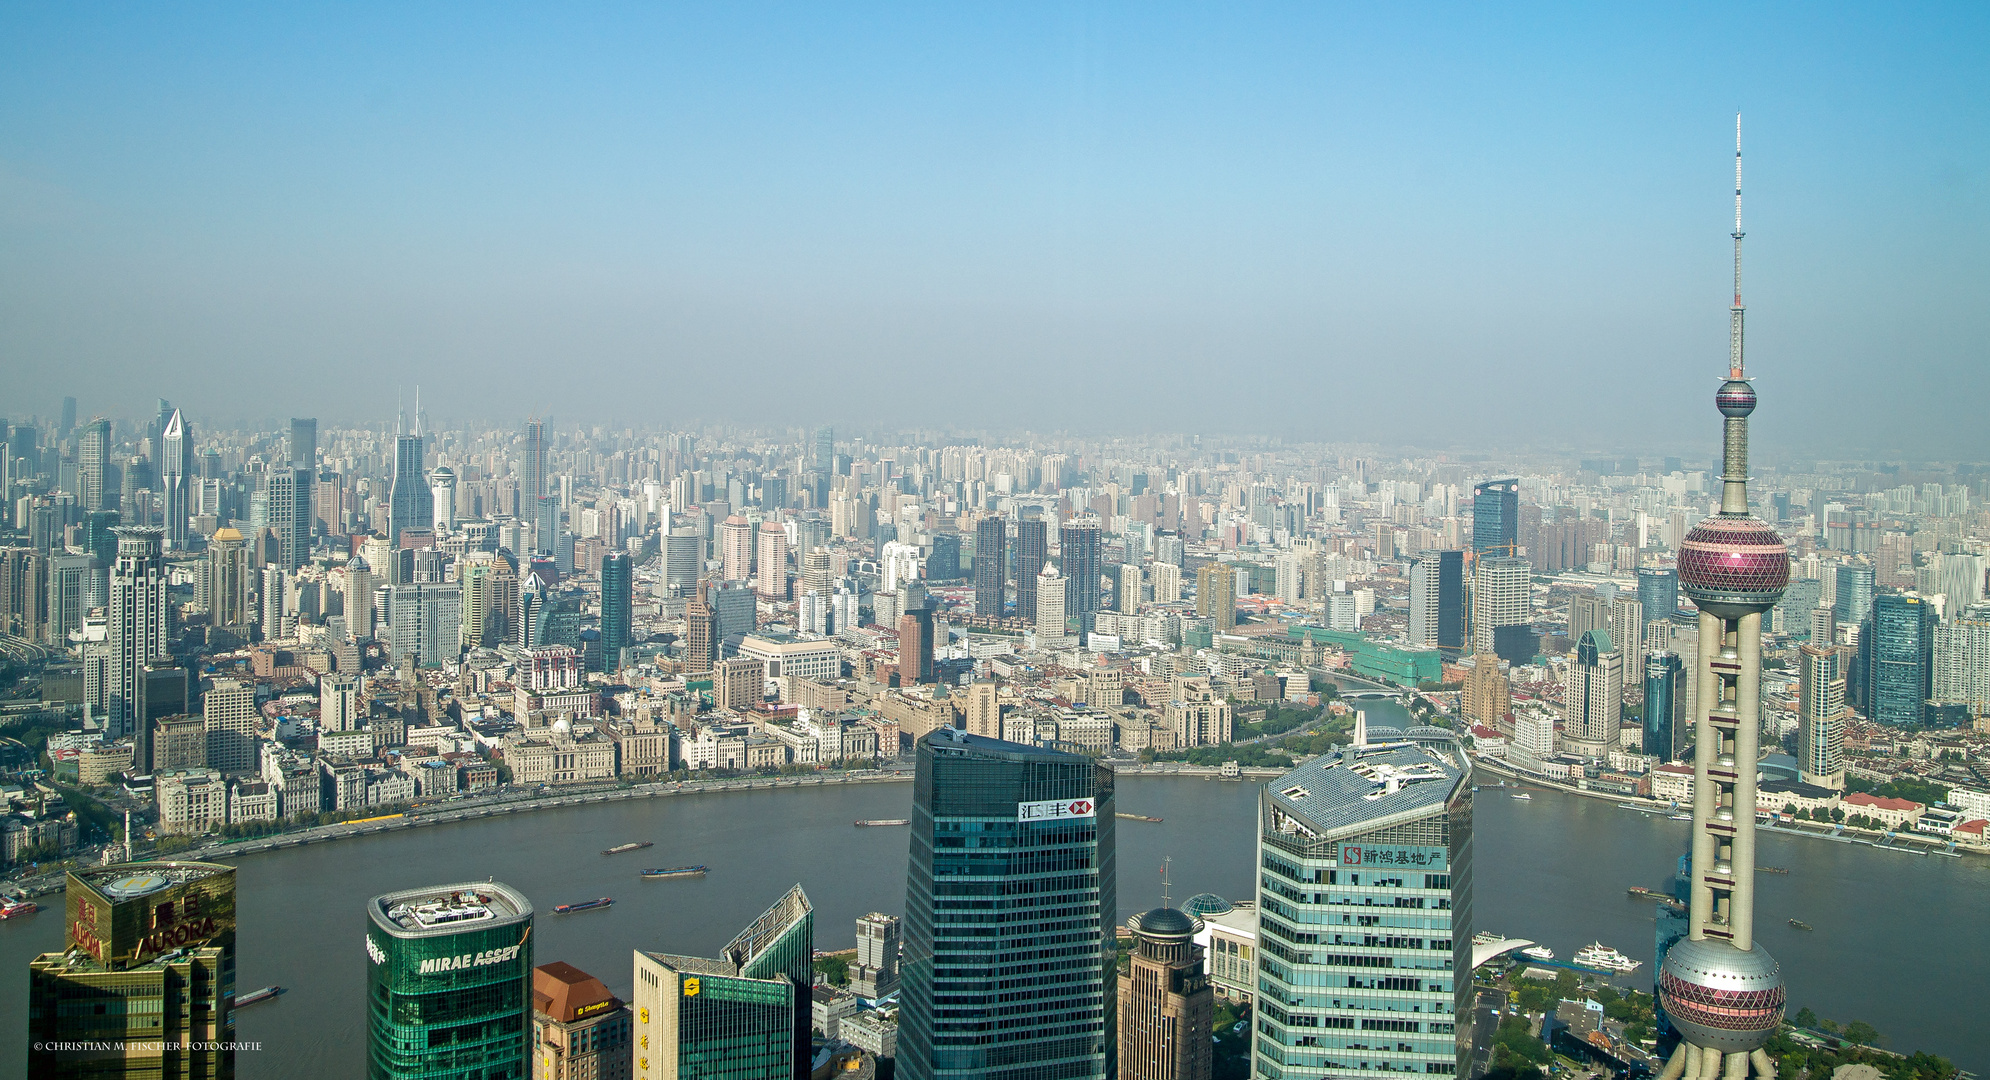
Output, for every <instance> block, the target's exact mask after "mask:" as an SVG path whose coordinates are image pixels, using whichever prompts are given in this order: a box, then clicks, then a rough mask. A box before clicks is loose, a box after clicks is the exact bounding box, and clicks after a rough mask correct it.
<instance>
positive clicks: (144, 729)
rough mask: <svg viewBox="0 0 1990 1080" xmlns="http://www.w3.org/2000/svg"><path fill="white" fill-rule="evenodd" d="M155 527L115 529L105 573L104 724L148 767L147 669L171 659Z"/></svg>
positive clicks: (135, 759)
mask: <svg viewBox="0 0 1990 1080" xmlns="http://www.w3.org/2000/svg"><path fill="white" fill-rule="evenodd" d="M163 535H164V534H162V533H161V532H160V531H159V530H158V529H118V530H117V563H116V565H115V566H113V567H112V568H111V575H110V626H109V634H108V636H109V639H110V658H111V662H110V672H109V675H110V687H109V690H108V692H107V693H106V694H105V699H106V705H107V707H108V709H107V711H108V713H109V720H108V730H109V733H110V734H111V735H113V736H115V737H119V738H122V737H126V736H129V737H130V738H131V740H132V751H133V753H132V760H133V762H134V764H136V765H137V766H138V767H139V768H143V769H150V768H151V761H152V752H151V751H152V724H151V722H150V716H149V710H148V709H147V706H146V691H147V688H148V680H147V679H146V673H147V671H148V670H149V669H150V668H151V667H152V665H154V664H155V663H158V662H159V661H163V660H169V659H171V655H172V654H171V652H170V651H169V647H168V646H169V641H168V638H167V636H166V634H167V622H166V619H167V597H166V559H165V552H164V551H163V550H162V543H163Z"/></svg>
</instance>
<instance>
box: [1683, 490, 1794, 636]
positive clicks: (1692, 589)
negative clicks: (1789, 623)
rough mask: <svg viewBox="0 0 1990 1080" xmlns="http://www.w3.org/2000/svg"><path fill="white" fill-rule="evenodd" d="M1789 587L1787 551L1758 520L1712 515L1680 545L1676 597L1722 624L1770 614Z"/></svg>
mask: <svg viewBox="0 0 1990 1080" xmlns="http://www.w3.org/2000/svg"><path fill="white" fill-rule="evenodd" d="M1789 583H1790V549H1789V546H1788V545H1786V544H1784V543H1783V538H1782V537H1781V536H1780V535H1778V534H1777V532H1776V530H1775V529H1773V528H1770V527H1769V524H1768V523H1767V522H1764V521H1761V520H1759V519H1757V518H1754V517H1751V516H1747V515H1734V516H1729V515H1726V514H1716V515H1714V516H1713V517H1710V518H1708V519H1706V520H1705V521H1702V522H1700V523H1699V524H1698V525H1695V526H1693V531H1692V532H1689V533H1687V534H1686V539H1685V540H1684V541H1682V542H1681V543H1680V545H1679V591H1681V592H1683V593H1685V594H1686V596H1687V597H1688V598H1689V599H1691V600H1692V601H1693V603H1694V604H1695V605H1697V606H1698V607H1699V609H1700V610H1701V611H1706V612H1711V613H1712V614H1714V615H1717V616H1719V617H1721V618H1740V617H1741V616H1743V615H1746V614H1749V613H1751V612H1758V611H1767V610H1769V609H1770V608H1771V607H1774V606H1775V604H1776V601H1777V600H1778V599H1779V598H1781V597H1782V595H1783V589H1784V588H1786V587H1787V586H1788V585H1789Z"/></svg>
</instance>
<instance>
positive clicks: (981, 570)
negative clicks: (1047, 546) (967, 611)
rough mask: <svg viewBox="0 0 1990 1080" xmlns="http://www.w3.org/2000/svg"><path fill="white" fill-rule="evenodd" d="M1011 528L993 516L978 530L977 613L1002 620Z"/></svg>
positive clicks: (975, 579)
mask: <svg viewBox="0 0 1990 1080" xmlns="http://www.w3.org/2000/svg"><path fill="white" fill-rule="evenodd" d="M1008 541H1009V526H1008V522H1006V521H1004V520H1003V519H1002V518H1000V517H997V516H994V515H992V514H991V515H990V516H988V517H985V518H982V519H981V521H980V523H979V524H977V525H975V527H974V613H975V614H976V615H982V616H986V617H988V618H991V619H999V618H1001V617H1002V577H1003V572H1004V571H1005V570H1006V569H1008V562H1009V560H1008V552H1009V542H1008Z"/></svg>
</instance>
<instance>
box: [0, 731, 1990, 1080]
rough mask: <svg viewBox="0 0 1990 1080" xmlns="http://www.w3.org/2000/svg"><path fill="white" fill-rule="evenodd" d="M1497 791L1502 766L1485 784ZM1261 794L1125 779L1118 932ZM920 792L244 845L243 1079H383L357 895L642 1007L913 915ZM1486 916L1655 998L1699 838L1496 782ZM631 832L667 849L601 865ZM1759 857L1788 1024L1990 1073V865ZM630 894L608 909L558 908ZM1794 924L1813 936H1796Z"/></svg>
mask: <svg viewBox="0 0 1990 1080" xmlns="http://www.w3.org/2000/svg"><path fill="white" fill-rule="evenodd" d="M1362 707H1363V708H1365V709H1367V710H1368V712H1369V714H1370V719H1371V721H1380V722H1396V723H1400V722H1401V720H1400V713H1399V711H1398V710H1397V709H1396V706H1395V705H1394V704H1393V703H1390V702H1377V701H1370V702H1364V703H1362ZM1486 779H1487V780H1488V781H1490V780H1491V778H1486ZM1258 788H1259V785H1258V784H1257V783H1255V782H1249V781H1247V782H1245V783H1223V782H1220V781H1216V780H1210V779H1203V778H1200V777H1193V778H1191V777H1164V776H1127V777H1123V778H1122V779H1121V781H1120V783H1119V786H1118V804H1119V805H1118V809H1119V810H1120V811H1121V812H1124V813H1135V814H1146V815H1150V816H1154V817H1160V818H1163V819H1165V820H1164V821H1163V822H1161V823H1159V824H1153V823H1148V822H1142V821H1131V820H1122V821H1120V822H1119V825H1118V829H1117V834H1118V844H1119V852H1118V868H1119V875H1120V876H1119V882H1118V896H1119V908H1120V912H1119V914H1120V917H1121V918H1122V919H1124V918H1125V917H1126V916H1128V915H1131V914H1133V913H1135V912H1138V911H1144V910H1146V909H1148V908H1151V907H1153V906H1155V905H1157V904H1159V903H1160V902H1161V889H1162V881H1161V867H1162V865H1163V860H1164V859H1166V860H1172V868H1173V869H1172V874H1171V881H1172V883H1171V886H1170V888H1171V890H1172V894H1173V897H1174V899H1175V900H1176V901H1177V902H1179V901H1181V900H1182V899H1185V898H1186V897H1188V896H1189V895H1191V894H1194V893H1198V892H1213V893H1218V894H1221V895H1223V896H1226V897H1231V898H1249V897H1251V896H1252V873H1251V862H1252V853H1253V835H1254V833H1253V828H1254V821H1255V812H1256V805H1257V796H1258ZM911 799H912V785H911V784H909V783H908V784H852V785H837V786H833V787H819V788H817V787H808V788H784V789H774V790H759V791H743V792H731V793H717V792H714V793H708V794H700V795H696V796H692V797H678V798H671V799H655V800H630V801H625V802H616V803H611V804H603V805H591V806H584V807H574V808H569V809H557V810H547V811H541V812H537V813H531V814H523V815H510V816H505V817H501V818H491V819H480V820H477V821H473V822H463V823H453V824H442V825H436V826H432V827H429V828H423V829H417V830H407V831H401V832H394V833H386V834H380V835H373V836H365V837H359V838H355V839H346V840H339V841H335V842H331V843H323V844H312V845H309V846H307V847H302V848H294V849H289V850H284V851H277V852H270V853H266V854H258V855H250V856H245V857H244V858H243V859H242V860H241V861H240V863H239V864H238V865H239V871H238V877H237V889H238V912H239V918H240V920H241V921H240V925H239V930H238V939H237V948H238V953H239V960H238V968H237V989H238V992H241V993H247V992H248V991H249V990H252V989H255V988H257V987H261V986H267V985H271V984H276V985H281V986H283V987H285V988H287V989H288V991H289V992H288V993H286V994H284V995H283V996H282V997H281V998H278V999H276V1000H275V1001H270V1002H265V1003H261V1004H258V1005H254V1006H252V1007H250V1008H247V1009H244V1010H242V1012H241V1013H240V1014H239V1017H238V1020H237V1028H238V1037H239V1038H240V1039H241V1040H242V1041H244V1042H247V1043H255V1044H259V1045H260V1049H256V1050H250V1051H244V1052H242V1053H241V1054H240V1055H239V1056H238V1059H237V1064H238V1068H239V1071H240V1075H241V1076H243V1077H244V1078H259V1077H290V1078H294V1077H336V1078H344V1077H353V1076H362V1075H364V1074H365V1040H366V1018H365V1010H364V997H365V978H366V963H367V959H366V953H365V950H364V944H363V937H362V930H363V927H364V925H365V919H366V916H365V913H364V905H365V903H366V900H367V899H368V898H369V897H371V896H374V895H377V894H380V893H384V892H388V891H390V890H394V889H402V888H412V887H417V886H422V885H431V884H441V883H447V882H456V881H466V880H475V881H481V880H483V879H485V878H487V877H488V878H495V879H497V880H499V881H503V882H506V883H508V884H510V885H512V886H513V887H515V888H518V889H520V890H521V891H523V892H524V893H525V894H526V895H527V896H529V897H531V899H532V901H533V904H534V905H535V906H536V907H537V908H538V915H537V917H536V930H535V932H534V934H533V950H534V962H535V963H546V962H549V961H552V960H565V961H567V962H569V963H572V964H574V965H576V966H578V967H580V968H581V969H582V970H584V971H587V972H589V973H591V974H594V975H596V976H599V977H600V978H601V979H602V980H603V981H605V982H606V983H607V984H608V985H609V987H610V988H612V989H614V990H616V991H617V992H618V993H621V994H623V995H625V996H626V995H627V994H628V993H629V990H630V984H631V980H632V975H631V960H630V953H631V950H634V949H647V950H654V951H668V952H675V953H691V954H697V955H707V956H709V955H712V954H713V952H714V951H715V950H717V949H718V947H719V946H721V945H723V944H724V943H725V942H726V941H727V940H728V939H730V938H731V937H732V936H733V935H734V934H735V933H737V932H738V931H739V930H740V929H741V928H743V927H744V926H745V924H746V923H747V922H748V921H750V920H751V919H752V918H753V917H754V916H755V915H756V914H758V913H759V912H760V911H761V910H762V909H763V908H764V907H766V906H767V905H768V904H771V903H772V902H773V901H774V900H776V899H777V898H779V897H780V895H781V894H782V892H783V891H785V890H786V889H787V888H788V887H789V886H791V885H793V884H794V883H796V882H797V881H799V882H800V883H801V884H802V885H803V886H804V887H805V888H806V889H807V891H808V895H809V898H810V900H811V901H813V903H814V905H815V920H816V922H815V927H816V930H815V933H816V945H817V947H818V948H824V949H839V948H849V947H851V946H852V945H853V944H854V937H855V931H854V929H853V922H854V920H855V919H856V918H857V917H858V916H860V915H863V914H865V913H867V912H871V911H883V912H888V913H893V914H897V913H900V912H901V911H902V910H903V907H904V903H905V867H906V856H907V849H908V838H907V835H906V830H905V829H903V828H891V827H880V828H856V827H854V826H853V824H852V823H853V822H854V821H855V820H857V819H859V818H899V817H909V816H911ZM1475 820H1476V828H1477V834H1476V858H1475V862H1474V871H1475V874H1476V887H1475V894H1476V895H1475V902H1476V918H1475V923H1476V925H1475V926H1474V927H1473V929H1474V930H1482V929H1489V930H1495V931H1498V932H1500V933H1502V934H1505V935H1508V936H1512V937H1525V938H1531V939H1533V940H1535V941H1538V942H1541V943H1543V944H1545V945H1548V946H1549V947H1551V948H1553V949H1554V950H1555V954H1556V955H1557V956H1558V957H1563V958H1567V957H1569V956H1572V955H1573V954H1574V953H1575V951H1576V950H1577V949H1579V948H1581V947H1582V946H1584V945H1587V944H1589V943H1590V942H1592V941H1600V942H1602V943H1603V944H1605V945H1608V946H1611V947H1613V948H1616V949H1618V950H1620V951H1622V952H1624V953H1625V954H1627V955H1629V956H1631V957H1633V958H1636V959H1642V960H1644V961H1645V966H1644V967H1642V968H1640V969H1638V971H1637V972H1635V973H1634V974H1632V975H1631V976H1629V977H1628V978H1627V979H1626V980H1624V981H1625V983H1626V984H1627V985H1636V986H1639V987H1641V988H1645V989H1649V987H1650V983H1651V974H1652V973H1651V954H1652V937H1653V926H1652V915H1653V909H1652V905H1651V903H1650V902H1649V901H1640V900H1635V899H1633V898H1631V897H1630V896H1628V895H1627V894H1626V893H1625V889H1626V888H1627V887H1628V886H1631V885H1647V886H1652V887H1655V888H1656V887H1660V886H1663V885H1664V884H1665V883H1666V881H1667V879H1668V877H1670V875H1671V874H1672V872H1673V867H1674V865H1675V863H1676V860H1677V857H1678V853H1679V852H1680V850H1681V849H1682V846H1683V845H1684V843H1685V841H1686V829H1687V824H1686V823H1685V822H1683V821H1671V820H1668V819H1665V818H1663V817H1652V816H1647V815H1645V814H1640V813H1635V812H1632V811H1629V810H1625V809H1621V808H1619V807H1618V806H1616V805H1615V804H1613V803H1611V802H1608V801H1604V800H1596V799H1585V798H1579V797H1575V796H1569V795H1563V794H1559V793H1553V792H1543V791H1536V792H1535V793H1534V797H1533V800H1532V801H1531V802H1521V801H1518V800H1514V799H1512V798H1509V797H1508V793H1507V791H1505V790H1503V789H1500V788H1486V789H1484V790H1482V791H1481V792H1480V793H1479V799H1478V804H1477V809H1476V814H1475ZM634 840H652V841H655V844H656V846H655V847H652V848H648V849H646V850H643V851H640V852H632V853H629V854H625V855H615V856H606V857H604V856H603V855H601V854H600V852H601V850H602V849H603V848H607V847H610V846H613V845H615V844H620V843H625V842H628V841H634ZM1759 859H1760V861H1761V862H1762V863H1764V864H1768V865H1776V866H1785V867H1788V868H1789V869H1790V871H1791V873H1789V874H1788V875H1787V876H1785V875H1776V874H1764V875H1761V876H1760V878H1759V879H1758V884H1757V901H1756V903H1757V910H1758V916H1757V920H1756V923H1757V926H1758V927H1759V928H1760V930H1759V934H1760V936H1759V939H1758V940H1760V941H1761V942H1762V943H1763V944H1764V945H1766V946H1767V947H1768V948H1769V949H1770V951H1771V952H1773V953H1774V954H1775V956H1776V957H1777V958H1778V959H1779V960H1780V961H1781V962H1782V965H1783V970H1784V972H1785V977H1786V979H1787V980H1788V984H1789V989H1790V1008H1791V1011H1792V1012H1794V1011H1795V1010H1796V1009H1797V1008H1799V1007H1802V1006H1809V1007H1810V1008H1812V1009H1814V1010H1816V1011H1817V1013H1818V1015H1820V1016H1825V1017H1831V1018H1835V1019H1837V1020H1839V1021H1841V1022H1842V1021H1849V1020H1865V1021H1867V1022H1869V1023H1871V1024H1873V1025H1874V1026H1875V1027H1877V1028H1878V1029H1879V1030H1880V1031H1881V1032H1882V1033H1883V1034H1885V1035H1886V1036H1887V1045H1888V1046H1889V1047H1891V1048H1893V1049H1899V1050H1906V1051H1912V1050H1928V1051H1932V1052H1935V1053H1939V1054H1942V1055H1944V1056H1947V1057H1949V1058H1951V1059H1953V1060H1954V1061H1955V1062H1956V1063H1957V1064H1958V1065H1960V1066H1962V1067H1964V1068H1969V1069H1973V1070H1976V1071H1979V1072H1981V1071H1983V1070H1984V1069H1986V1068H1990V1028H1986V1027H1985V1026H1984V1025H1982V1024H1980V1023H1977V1022H1975V1017H1976V1013H1977V1011H1978V1010H1979V1007H1980V1005H1981V1000H1982V993H1983V990H1984V989H1985V988H1986V987H1990V976H1986V974H1985V972H1984V963H1985V958H1986V957H1990V861H1985V860H1982V859H1977V858H1964V859H1954V858H1942V857H1936V856H1926V855H1915V854H1909V853H1905V852H1896V851H1882V850H1875V849H1873V848H1869V847H1855V846H1851V845H1845V844H1835V843H1829V842H1826V841H1821V840H1816V839H1808V838H1796V837H1789V836H1781V835H1775V834H1764V835H1762V836H1761V839H1760V855H1759ZM689 863H703V864H706V865H708V866H710V867H711V873H710V874H709V875H708V876H706V877H704V878H702V879H693V880H677V881H645V880H642V879H640V878H639V877H638V876H637V871H638V870H640V869H642V868H643V867H646V866H678V865H684V864H689ZM601 896H608V897H613V898H614V900H615V906H614V907H613V908H610V909H607V910H602V911H592V912H585V913H581V914H576V915H565V916H562V915H555V914H553V913H552V912H551V908H552V907H553V905H555V904H564V903H569V902H572V901H577V900H591V899H594V898H596V897H601ZM44 899H45V901H46V902H47V903H48V905H49V906H48V907H47V908H46V909H45V910H43V911H42V912H41V913H40V914H38V915H34V916H32V917H29V918H26V919H17V920H12V921H9V922H6V923H0V972H4V973H5V974H4V977H0V1076H8V1075H19V1074H20V1070H21V1069H22V1068H23V1067H24V1063H25V1058H26V1050H27V1021H26V1010H27V991H28V973H27V967H28V961H29V960H30V959H31V958H32V957H34V956H35V955H36V954H38V953H41V952H45V951H50V950H54V949H57V948H59V947H60V945H61V941H62V918H61V908H60V906H59V904H58V902H57V901H58V898H57V897H52V896H51V897H47V898H44ZM1792 917H1794V918H1797V919H1801V920H1803V921H1805V922H1808V923H1810V924H1811V925H1812V926H1813V927H1815V930H1813V931H1811V932H1807V933H1806V932H1803V931H1799V930H1796V929H1793V928H1791V927H1789V926H1788V923H1787V921H1786V920H1787V919H1789V918H1792Z"/></svg>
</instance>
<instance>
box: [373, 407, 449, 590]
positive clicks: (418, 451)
mask: <svg viewBox="0 0 1990 1080" xmlns="http://www.w3.org/2000/svg"><path fill="white" fill-rule="evenodd" d="M415 415H416V417H417V419H416V421H415V429H414V431H413V433H411V434H397V435H395V436H394V475H393V477H392V479H390V480H389V481H388V485H387V543H388V546H389V547H393V548H399V547H400V546H401V534H402V533H404V532H406V531H407V530H409V529H426V528H429V527H431V526H432V525H433V524H434V523H435V503H434V494H433V492H431V491H430V490H429V486H428V470H427V468H426V467H425V466H424V465H423V463H422V462H423V457H424V454H425V453H426V451H425V450H424V448H423V443H422V433H421V421H420V419H419V418H420V415H421V398H420V397H419V396H417V397H416V398H415ZM374 569H375V570H376V571H378V570H381V569H383V568H381V567H374ZM392 583H393V584H399V583H400V582H399V581H398V580H395V581H393V582H392Z"/></svg>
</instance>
